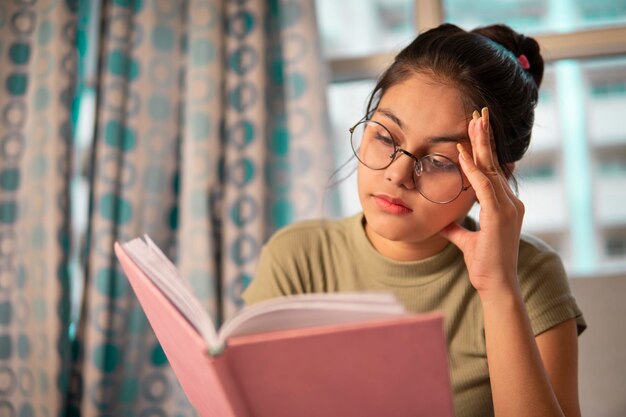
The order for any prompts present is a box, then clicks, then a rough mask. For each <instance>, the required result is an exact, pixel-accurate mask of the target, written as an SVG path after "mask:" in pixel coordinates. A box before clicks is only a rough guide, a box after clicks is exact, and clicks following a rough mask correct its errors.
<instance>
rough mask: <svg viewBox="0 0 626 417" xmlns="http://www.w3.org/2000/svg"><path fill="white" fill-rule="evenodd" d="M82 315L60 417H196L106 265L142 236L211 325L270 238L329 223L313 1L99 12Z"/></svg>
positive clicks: (191, 3)
mask: <svg viewBox="0 0 626 417" xmlns="http://www.w3.org/2000/svg"><path fill="white" fill-rule="evenodd" d="M100 16H101V25H102V30H101V31H100V33H101V36H100V37H99V41H98V43H97V45H95V46H94V47H96V48H98V52H99V64H98V65H97V68H98V74H97V97H98V98H97V106H96V127H95V139H94V144H93V150H92V152H93V158H92V163H91V166H90V169H91V170H93V171H92V175H91V177H92V181H91V184H90V189H91V211H90V214H89V227H88V229H89V233H88V237H87V249H86V250H85V254H86V260H85V264H86V273H85V291H84V298H83V308H82V311H83V314H82V316H81V321H80V323H79V326H78V331H77V343H76V347H77V348H76V350H75V353H76V356H75V358H74V363H73V372H72V378H71V384H70V392H69V398H70V407H69V408H68V414H70V415H83V416H96V415H98V416H100V415H124V416H132V415H141V416H148V415H150V416H152V415H154V416H166V415H167V416H170V415H171V416H192V415H195V413H194V411H193V410H192V409H191V407H190V406H189V404H188V403H187V401H186V398H185V396H184V394H183V393H182V391H181V390H180V387H179V385H178V383H177V382H176V380H175V378H174V376H173V374H172V372H171V370H170V368H169V366H168V364H167V360H166V358H165V356H164V354H163V351H162V349H161V347H160V345H159V344H158V342H157V340H156V339H155V337H154V334H153V333H152V330H151V329H150V327H149V325H148V323H147V321H146V318H145V316H144V314H143V312H142V311H141V308H140V307H139V305H138V303H137V301H136V299H135V297H134V295H133V294H132V291H131V289H130V287H129V285H128V284H127V282H126V278H125V277H124V276H123V274H122V273H121V270H120V268H119V265H118V264H117V262H116V260H115V258H114V255H113V249H112V248H113V243H114V241H116V240H119V241H124V240H127V239H130V238H132V237H135V236H138V235H140V234H142V233H148V234H149V235H150V236H151V237H152V238H153V239H154V240H155V242H156V243H157V244H158V245H159V246H160V247H161V248H163V249H164V251H165V252H166V253H167V254H168V255H169V256H170V257H171V258H172V259H173V260H174V261H175V262H176V264H177V265H178V267H179V269H180V270H181V272H182V274H183V275H184V276H186V277H188V278H189V280H190V281H191V284H192V288H193V289H194V292H195V294H196V295H197V296H198V298H199V299H200V300H201V302H202V304H203V306H204V307H205V309H206V311H207V312H208V313H209V314H210V315H211V316H212V318H213V320H214V321H215V322H216V323H219V322H222V321H223V320H224V319H226V318H228V317H230V316H232V314H234V313H235V312H236V311H237V310H238V309H239V308H240V307H241V305H242V302H241V298H240V295H241V292H242V291H243V289H244V288H245V286H246V285H247V284H248V283H249V282H250V280H251V279H252V277H253V275H254V270H255V266H256V261H257V258H258V255H259V251H260V249H261V246H262V245H263V243H264V241H265V240H266V239H267V237H268V236H269V235H270V234H271V233H272V232H273V231H275V230H276V229H277V228H278V227H281V226H284V225H286V224H288V223H290V222H293V221H295V220H298V219H303V218H307V217H320V216H323V215H325V214H328V213H326V211H325V210H324V207H323V204H322V202H323V200H324V199H323V195H324V193H325V191H324V186H325V184H326V179H327V178H328V177H329V175H330V171H331V169H332V158H330V157H329V151H328V150H329V149H330V144H329V143H328V138H329V135H328V134H327V132H328V122H327V117H326V113H325V111H326V106H325V87H326V86H325V82H324V69H323V67H322V62H323V61H322V60H321V58H320V53H319V45H318V43H317V42H318V41H317V32H316V25H315V14H314V4H313V2H310V1H308V0H298V1H295V0H280V1H279V0H272V1H260V0H258V1H234V0H233V1H209V0H169V1H154V2H152V1H151V2H148V1H140V0H135V1H130V0H127V1H121V0H110V1H103V2H102V5H101V12H100Z"/></svg>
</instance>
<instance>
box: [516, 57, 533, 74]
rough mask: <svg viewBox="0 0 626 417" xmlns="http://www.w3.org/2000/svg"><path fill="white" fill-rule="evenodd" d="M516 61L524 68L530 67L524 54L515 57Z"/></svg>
mask: <svg viewBox="0 0 626 417" xmlns="http://www.w3.org/2000/svg"><path fill="white" fill-rule="evenodd" d="M517 61H518V62H519V63H520V65H521V66H522V68H524V70H526V71H528V70H529V69H530V62H528V58H526V55H524V54H521V55H520V56H518V57H517Z"/></svg>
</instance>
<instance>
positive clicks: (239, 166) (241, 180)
mask: <svg viewBox="0 0 626 417" xmlns="http://www.w3.org/2000/svg"><path fill="white" fill-rule="evenodd" d="M255 170H256V165H255V164H254V162H253V161H252V160H251V159H248V158H242V159H240V160H238V161H236V162H235V163H234V164H233V165H232V166H231V167H230V169H229V171H228V182H229V183H231V184H233V185H235V186H237V187H244V186H246V185H247V184H249V183H250V182H251V181H252V180H253V179H254V176H255Z"/></svg>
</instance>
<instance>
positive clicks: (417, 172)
mask: <svg viewBox="0 0 626 417" xmlns="http://www.w3.org/2000/svg"><path fill="white" fill-rule="evenodd" d="M364 123H375V124H377V125H378V126H380V127H382V128H383V129H385V131H386V132H387V133H388V134H389V137H390V138H391V141H392V143H393V152H392V153H391V154H390V155H389V163H388V164H387V165H385V166H384V167H382V168H372V167H371V166H369V165H367V164H366V163H365V162H363V161H362V160H361V158H359V152H358V150H357V149H354V140H353V137H354V131H355V130H356V128H357V127H358V126H359V125H361V124H364ZM348 130H349V131H350V148H352V153H354V156H355V157H356V159H357V160H358V161H359V162H360V163H362V164H363V166H365V167H367V168H369V169H372V170H374V171H382V170H384V169H387V168H389V166H391V164H393V162H394V161H395V160H396V159H397V156H398V153H402V154H404V155H406V156H408V157H410V158H411V159H413V175H411V178H412V179H413V185H414V186H415V190H417V192H419V193H420V194H421V195H422V197H424V198H425V199H426V200H428V201H430V202H432V203H435V204H448V203H451V202H453V201H454V200H456V199H457V198H458V197H459V196H460V195H461V193H462V192H464V191H467V190H469V189H470V187H471V185H469V184H468V185H465V184H464V181H463V173H462V170H461V167H460V166H459V165H458V164H457V163H455V162H454V161H453V160H452V159H450V158H448V157H447V156H445V155H442V154H439V153H432V154H428V155H424V156H422V157H421V158H418V157H417V156H415V155H413V154H412V153H411V152H409V151H407V150H405V149H402V148H401V147H399V146H398V145H397V143H396V140H395V139H394V137H393V135H392V134H391V132H390V131H389V129H387V128H386V127H385V125H383V124H382V123H380V122H377V121H376V120H372V119H367V118H363V119H361V120H359V121H358V122H357V123H356V124H355V125H354V126H352V127H351V128H350V129H348ZM432 156H437V157H439V158H444V159H447V160H448V161H450V163H451V164H452V165H454V166H455V167H456V169H457V172H458V174H459V178H460V179H461V187H460V188H459V191H458V192H457V193H456V195H455V196H454V197H452V198H450V199H449V200H446V201H435V200H432V199H431V198H429V197H428V196H426V195H424V193H423V192H422V191H421V190H420V187H418V186H417V177H419V176H420V175H422V172H424V171H423V169H422V168H421V167H422V160H423V159H425V158H428V157H432ZM418 167H419V168H420V169H419V170H418Z"/></svg>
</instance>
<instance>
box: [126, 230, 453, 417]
mask: <svg viewBox="0 0 626 417" xmlns="http://www.w3.org/2000/svg"><path fill="white" fill-rule="evenodd" d="M144 239H145V240H142V239H139V238H138V239H134V240H132V241H130V242H127V243H124V244H121V245H120V244H118V243H116V244H115V253H116V255H117V257H118V259H119V261H120V263H121V266H122V269H123V270H124V272H125V273H126V276H127V277H128V279H129V282H130V284H131V286H132V288H133V290H134V292H135V294H136V295H137V298H138V300H139V302H140V304H141V306H142V308H143V309H144V311H145V313H146V316H147V318H148V320H149V322H150V325H151V326H152V328H153V330H154V332H155V334H156V336H157V338H158V339H159V342H160V343H161V346H162V347H163V350H164V352H165V354H166V356H167V358H168V361H169V363H170V365H171V366H172V369H173V370H174V373H175V374H176V376H177V378H178V380H179V381H180V384H181V386H182V388H183V390H184V391H185V394H186V395H187V397H188V399H189V401H190V402H191V404H192V405H193V406H194V407H195V408H196V410H197V411H198V413H199V414H200V415H201V416H202V417H293V416H299V417H313V416H324V417H333V416H342V417H343V416H359V417H380V416H385V417H396V416H397V417H406V416H439V417H448V416H449V417H452V416H453V406H452V394H451V389H450V378H449V370H448V357H447V347H446V341H445V337H444V332H443V318H442V317H441V315H439V314H437V313H432V314H426V315H416V314H410V313H406V312H405V311H404V309H403V307H402V306H401V305H400V304H399V303H398V302H397V301H396V300H395V298H394V297H393V296H392V295H390V294H379V293H339V294H308V295H302V296H289V297H283V298H279V299H276V300H270V301H267V302H263V303H259V304H256V305H253V306H250V307H246V308H244V309H243V310H242V311H240V312H239V313H238V314H237V315H235V317H233V318H232V319H230V320H228V321H227V322H226V323H224V325H223V326H222V327H221V328H220V329H219V331H217V330H216V329H215V327H214V326H213V324H212V323H211V320H210V318H209V316H208V314H206V312H204V311H203V310H202V307H201V306H200V304H199V302H198V300H197V299H196V298H195V297H194V296H193V294H192V292H191V290H190V287H189V283H188V282H186V281H185V280H184V279H183V278H182V277H180V275H179V274H178V272H177V271H176V268H175V267H174V265H173V264H172V263H171V262H170V261H169V260H167V258H166V257H165V255H163V253H162V252H161V251H160V250H159V249H158V247H157V246H156V245H155V244H154V243H153V242H152V241H151V240H150V239H149V238H148V237H147V236H146V237H144Z"/></svg>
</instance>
